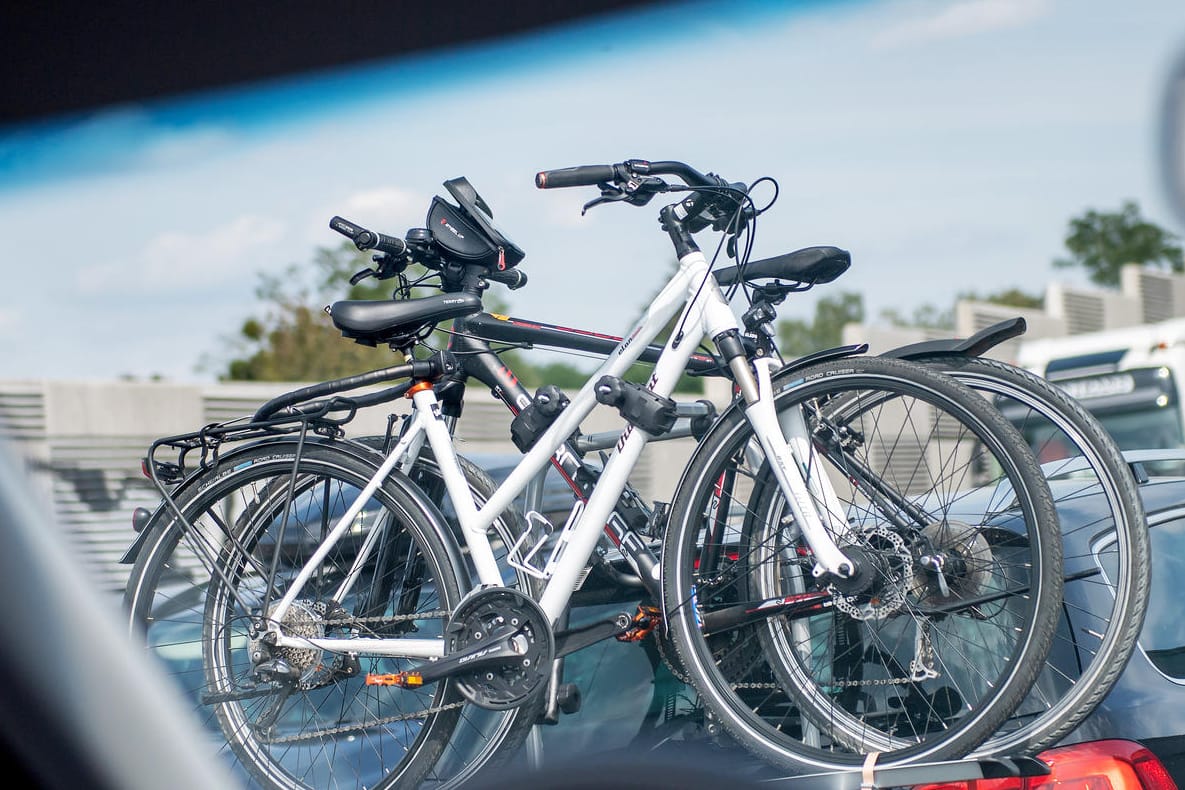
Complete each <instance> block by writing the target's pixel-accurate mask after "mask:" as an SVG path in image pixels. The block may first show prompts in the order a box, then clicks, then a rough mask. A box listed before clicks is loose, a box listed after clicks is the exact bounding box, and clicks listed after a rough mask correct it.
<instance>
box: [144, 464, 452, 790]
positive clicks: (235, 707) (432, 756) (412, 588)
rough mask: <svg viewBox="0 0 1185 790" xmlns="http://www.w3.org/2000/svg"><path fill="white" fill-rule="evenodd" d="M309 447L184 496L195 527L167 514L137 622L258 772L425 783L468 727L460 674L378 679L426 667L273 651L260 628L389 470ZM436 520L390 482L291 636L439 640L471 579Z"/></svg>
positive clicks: (303, 782) (308, 783)
mask: <svg viewBox="0 0 1185 790" xmlns="http://www.w3.org/2000/svg"><path fill="white" fill-rule="evenodd" d="M293 450H294V446H293V444H292V443H290V442H277V443H273V444H269V445H263V446H259V447H256V448H252V449H251V450H247V451H245V452H242V453H237V454H235V455H233V456H231V457H230V459H229V460H227V461H225V462H220V463H218V464H216V465H214V466H213V467H212V468H211V469H210V470H209V471H208V472H207V473H206V474H205V476H204V479H203V482H202V483H201V484H199V485H197V486H193V487H190V488H189V489H187V493H186V494H185V496H184V497H183V499H182V500H181V501H180V502H178V505H179V507H180V509H181V511H182V512H183V513H184V515H185V517H186V520H187V521H188V522H189V523H190V524H192V525H193V529H192V530H183V529H182V528H181V526H180V525H181V522H180V521H179V520H178V519H176V518H173V517H171V516H170V514H168V513H165V514H164V515H163V517H160V518H158V519H157V523H156V524H155V526H153V527H152V529H153V530H154V532H153V534H152V535H151V536H150V538H149V540H148V542H147V544H146V545H145V547H144V549H143V550H142V552H141V554H140V557H139V558H138V560H137V564H136V566H135V568H134V569H133V572H132V576H131V582H130V585H129V592H128V596H127V601H128V604H129V614H130V617H131V621H132V625H133V627H134V629H135V631H136V633H137V634H138V635H139V637H140V638H142V639H144V640H145V643H146V645H147V648H148V650H149V651H150V652H151V653H153V654H154V655H156V656H157V657H159V658H160V659H161V660H162V661H163V662H165V664H166V666H167V667H168V668H169V670H170V672H171V673H172V675H173V677H174V678H175V680H176V681H177V682H178V683H180V684H181V685H182V687H183V689H184V690H185V691H186V692H187V693H188V694H189V696H190V698H191V699H192V700H193V702H194V706H195V709H196V710H197V711H198V712H199V715H200V716H201V717H202V720H203V721H204V722H205V723H206V725H207V727H210V728H211V729H212V730H213V732H217V733H219V734H220V736H221V738H222V739H224V740H225V743H226V744H227V747H228V748H226V749H225V750H224V754H225V755H226V756H227V757H228V758H229V759H230V760H231V762H232V763H234V765H235V766H236V767H238V768H239V769H240V770H241V771H242V773H243V776H244V778H247V779H249V780H250V781H251V782H253V783H257V784H259V785H261V786H264V787H279V788H297V787H326V786H334V787H398V786H408V787H412V786H418V785H419V783H420V781H421V779H422V778H423V777H424V776H425V775H426V774H427V773H428V772H429V771H430V770H431V769H432V768H433V766H434V765H435V764H436V763H437V762H438V760H439V759H440V757H441V754H442V753H443V752H444V751H445V750H446V747H447V746H448V745H449V744H450V743H451V742H453V736H454V735H455V734H456V732H457V729H458V722H459V721H460V719H461V716H462V703H461V699H460V697H459V695H458V694H456V693H455V692H454V690H453V688H452V685H451V684H450V683H448V682H445V683H438V684H434V685H431V686H429V687H425V688H422V689H402V688H396V687H390V686H369V685H367V684H366V676H367V674H368V673H378V674H388V673H393V672H398V671H401V670H406V669H409V668H411V667H412V666H413V665H414V664H415V663H416V662H414V661H412V660H404V659H391V658H381V657H374V656H366V655H361V654H360V655H357V656H354V655H351V654H338V653H332V654H331V653H328V652H326V651H323V650H319V649H317V648H314V647H311V646H310V647H309V648H307V649H305V648H280V649H275V650H272V649H269V648H268V646H267V645H266V644H263V643H261V642H260V641H259V640H257V639H256V637H257V631H256V630H255V629H254V624H255V623H257V622H258V619H259V618H260V617H262V616H266V611H267V610H268V609H270V608H271V607H273V606H274V604H275V602H276V601H278V600H279V597H280V596H282V595H283V594H284V592H285V591H286V590H287V589H288V587H289V586H290V585H291V583H292V581H293V578H294V576H295V574H296V572H297V571H298V570H299V569H300V568H301V566H302V565H303V564H305V562H306V561H307V560H308V559H309V558H310V556H311V555H312V552H313V550H314V549H315V548H316V547H317V546H318V545H319V544H320V543H321V540H322V537H323V536H324V534H325V533H326V532H327V530H328V529H329V528H331V527H332V525H333V524H334V523H336V521H337V520H338V518H339V517H340V516H341V515H342V514H343V513H344V512H345V510H346V508H347V507H348V506H349V505H350V503H351V502H353V500H354V499H355V498H356V497H357V495H358V493H359V492H360V491H361V490H362V489H363V487H364V486H365V485H366V483H367V481H368V480H369V478H370V477H371V475H372V473H373V468H374V467H373V466H372V465H371V464H369V463H367V462H365V461H363V460H360V458H359V457H358V456H357V455H355V454H353V453H350V452H345V451H342V450H339V449H337V448H335V447H330V446H323V445H320V444H317V443H311V442H310V443H308V444H306V446H305V447H304V448H303V453H302V455H301V459H300V463H299V466H298V467H294V460H295V456H294V454H293ZM294 468H295V471H294ZM400 480H402V482H400ZM438 529H440V530H443V529H446V527H445V526H444V524H443V522H442V519H441V517H440V515H439V513H438V512H435V510H434V509H433V508H432V506H431V505H429V504H428V503H427V501H426V500H425V499H424V498H423V497H422V494H419V493H418V492H417V490H416V489H415V487H414V486H411V485H410V484H409V483H408V482H407V481H406V479H404V478H401V477H393V478H391V479H389V480H388V481H386V482H385V483H384V484H382V485H381V486H379V488H378V489H377V490H376V491H375V492H374V494H373V496H371V497H370V498H369V499H368V500H367V501H366V502H365V504H364V505H363V507H362V510H361V511H360V512H359V513H358V514H357V516H356V517H355V519H354V522H353V523H352V525H351V527H350V530H349V532H348V533H347V535H346V536H345V537H344V538H343V539H342V540H341V541H339V543H338V544H337V545H336V546H335V547H334V549H333V550H332V551H331V552H330V553H329V554H327V555H326V556H325V557H324V558H323V560H322V561H321V562H319V563H318V564H317V566H316V569H315V571H314V573H313V575H312V576H311V577H310V578H309V580H308V581H307V582H306V583H305V586H304V589H303V591H302V593H301V595H300V596H299V597H298V599H297V600H296V601H295V602H294V604H293V605H292V607H291V608H290V610H289V612H288V614H287V615H286V616H285V618H284V622H283V626H284V631H285V632H286V633H289V634H294V635H300V634H306V635H308V636H310V637H314V636H329V635H332V636H341V637H350V636H382V637H388V638H391V637H399V636H409V637H415V638H430V637H433V636H440V635H441V632H442V628H443V625H444V623H445V621H446V619H447V617H448V616H449V614H450V612H451V611H452V610H453V608H454V607H455V606H456V605H457V603H458V602H459V600H460V597H461V591H462V589H463V588H464V587H467V583H466V582H463V581H462V578H461V577H460V576H459V575H458V572H459V568H458V567H457V566H456V565H454V564H453V562H450V560H449V559H448V558H449V557H454V556H455V554H454V553H451V552H450V551H449V550H448V549H447V548H446V546H445V542H444V541H445V539H444V538H442V536H441V535H440V534H438V532H437V531H436V530H438ZM362 558H364V561H362ZM351 579H352V582H351Z"/></svg>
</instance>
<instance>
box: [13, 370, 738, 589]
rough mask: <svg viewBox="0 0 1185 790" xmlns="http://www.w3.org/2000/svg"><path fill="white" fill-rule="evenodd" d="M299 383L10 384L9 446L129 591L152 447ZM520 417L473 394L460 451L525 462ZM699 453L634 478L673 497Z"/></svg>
mask: <svg viewBox="0 0 1185 790" xmlns="http://www.w3.org/2000/svg"><path fill="white" fill-rule="evenodd" d="M720 383H722V382H720ZM298 386H301V385H300V384H295V383H275V384H245V383H226V384H206V385H179V384H169V383H159V382H123V381H118V382H117V381H50V380H38V381H0V441H4V442H7V443H8V444H9V445H10V446H11V447H12V448H13V449H14V450H15V451H16V454H17V456H18V457H20V458H22V459H24V461H25V463H26V465H27V468H28V470H29V472H30V474H31V478H32V480H33V486H34V488H35V489H36V490H35V491H34V492H33V493H34V495H37V496H41V497H42V498H44V499H45V500H46V501H47V502H49V503H50V505H51V509H52V512H53V514H54V515H55V516H56V517H57V522H58V523H59V524H60V525H61V526H62V528H63V529H64V530H65V533H66V534H65V535H64V537H65V539H66V541H67V542H68V544H69V545H70V546H71V547H72V548H73V549H74V550H75V552H76V554H77V556H78V557H79V561H80V562H81V563H83V564H84V565H85V567H86V570H87V572H88V573H89V574H90V575H91V576H92V577H93V578H95V580H96V582H97V583H98V585H99V586H101V587H102V588H103V589H107V590H120V589H122V588H123V586H124V583H125V582H126V579H127V573H128V570H129V568H128V567H127V566H124V565H120V564H119V563H118V559H119V557H120V555H121V554H122V553H123V552H124V550H125V549H126V548H127V546H128V544H129V543H130V542H131V540H132V538H133V536H134V533H133V531H132V527H131V518H132V512H133V510H135V508H137V507H146V508H150V509H151V508H155V506H156V505H157V504H158V502H159V501H160V497H159V495H158V494H157V492H156V490H155V488H154V487H153V484H152V482H151V481H150V480H148V479H147V478H146V477H145V476H144V475H143V474H142V473H141V459H142V458H143V457H144V455H145V454H146V452H147V450H148V448H149V446H150V445H151V444H152V442H153V441H154V440H156V439H157V438H160V437H163V436H170V435H178V434H183V433H188V432H191V431H195V430H197V429H198V428H200V427H202V426H203V425H208V424H211V423H216V422H223V421H227V420H231V419H235V418H238V417H242V416H245V415H249V414H251V413H253V412H254V411H255V409H256V408H257V407H258V406H259V405H260V404H262V403H264V402H265V401H267V400H268V399H269V398H272V397H274V396H275V395H278V394H280V393H282V392H286V391H289V390H291V389H295V388H296V387H298ZM727 398H728V390H727V387H724V388H720V387H717V388H716V390H715V396H714V397H713V399H714V400H716V401H717V402H719V403H721V404H723V403H726V402H727ZM392 411H394V412H396V413H407V412H408V411H409V406H408V404H407V402H405V401H401V402H396V403H393V404H387V405H386V406H379V407H374V408H371V409H367V410H363V411H361V412H360V413H359V414H358V416H357V417H356V418H355V419H354V420H353V421H352V422H351V423H349V425H348V426H347V435H349V436H366V435H373V434H382V433H384V432H385V430H386V427H387V416H388V414H389V413H391V412H392ZM510 420H511V415H510V413H509V412H508V411H507V410H506V407H505V406H504V405H502V403H501V402H500V401H496V400H495V399H494V398H493V397H492V396H491V395H489V394H488V393H487V392H486V391H484V389H482V388H481V387H480V386H475V387H472V388H471V389H470V390H469V392H468V393H467V403H466V406H465V410H464V413H463V415H462V417H461V420H460V422H459V424H458V427H457V433H456V440H457V447H458V451H459V452H460V453H461V454H463V455H474V456H476V455H487V454H504V455H507V456H510V455H514V456H517V455H518V450H517V449H516V448H515V447H514V445H513V443H511V441H510ZM619 427H620V419H619V418H618V417H617V414H616V412H615V411H612V410H610V409H608V408H607V407H603V406H602V407H598V408H597V409H596V410H595V411H594V412H593V414H592V415H591V416H590V418H589V419H588V420H587V421H586V423H585V425H584V426H583V428H584V430H585V432H587V433H593V432H598V431H606V430H611V429H615V428H619ZM693 446H694V445H693V443H692V441H691V440H689V439H679V440H673V441H668V442H657V443H654V444H652V446H651V447H650V448H648V449H647V451H646V452H645V454H644V456H643V459H642V462H641V463H640V464H639V466H638V468H637V469H636V470H635V473H634V475H633V478H632V482H633V483H634V485H635V486H636V487H637V488H638V490H639V491H640V492H641V494H642V496H643V497H644V498H646V499H647V500H654V499H658V500H662V501H669V499H670V496H671V493H672V492H673V491H674V488H675V484H676V483H677V482H678V476H679V474H680V473H681V472H682V470H683V467H684V465H685V463H686V459H687V457H688V455H689V454H690V452H691V449H692V448H693ZM161 460H169V459H168V458H166V457H163V456H162V458H161ZM173 460H175V459H173Z"/></svg>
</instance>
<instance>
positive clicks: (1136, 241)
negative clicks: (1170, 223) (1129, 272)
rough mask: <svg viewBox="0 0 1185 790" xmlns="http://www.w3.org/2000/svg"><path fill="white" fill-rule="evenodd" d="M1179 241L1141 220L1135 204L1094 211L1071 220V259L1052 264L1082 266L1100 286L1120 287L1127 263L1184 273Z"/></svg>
mask: <svg viewBox="0 0 1185 790" xmlns="http://www.w3.org/2000/svg"><path fill="white" fill-rule="evenodd" d="M1177 241H1178V237H1177V236H1174V235H1173V234H1171V233H1169V232H1168V231H1166V230H1165V229H1164V228H1161V227H1159V226H1157V225H1154V224H1152V223H1151V222H1148V221H1146V220H1145V219H1143V217H1141V216H1140V209H1139V206H1138V205H1137V204H1136V202H1135V201H1134V200H1128V201H1124V203H1123V207H1122V208H1121V209H1120V210H1119V211H1115V212H1105V211H1104V212H1100V211H1095V210H1093V209H1091V210H1089V211H1087V212H1086V213H1085V214H1083V215H1082V216H1080V217H1075V218H1073V219H1071V220H1070V225H1069V228H1068V229H1067V232H1066V249H1067V250H1069V252H1070V257H1069V258H1059V259H1057V260H1055V261H1054V262H1053V265H1054V266H1056V267H1058V268H1066V267H1072V266H1079V267H1081V268H1082V269H1084V270H1085V271H1086V272H1087V274H1088V275H1089V277H1090V280H1091V282H1093V283H1095V284H1097V285H1104V286H1110V287H1113V288H1114V287H1118V285H1119V269H1120V267H1121V266H1123V265H1124V264H1127V263H1138V264H1143V265H1145V266H1159V267H1162V268H1168V269H1169V270H1171V271H1174V272H1180V271H1182V270H1183V269H1185V260H1183V259H1182V250H1181V246H1180V245H1179V244H1177V243H1176V242H1177Z"/></svg>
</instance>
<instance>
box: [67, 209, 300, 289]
mask: <svg viewBox="0 0 1185 790" xmlns="http://www.w3.org/2000/svg"><path fill="white" fill-rule="evenodd" d="M284 232H285V225H284V223H283V222H280V221H279V220H275V219H270V218H267V217H257V216H241V217H238V218H236V219H234V220H232V221H231V222H228V223H226V224H224V225H221V226H219V227H216V228H214V229H212V230H210V231H208V232H206V233H182V232H178V231H169V232H166V233H161V234H159V235H157V236H156V237H154V238H153V239H151V240H150V241H149V242H148V244H147V245H145V247H144V248H143V249H141V250H140V252H139V253H136V254H133V255H130V256H129V257H127V258H125V259H123V260H119V261H114V262H110V263H106V264H101V265H97V266H92V267H89V268H86V269H83V270H81V271H80V272H79V273H78V286H79V288H80V290H82V291H84V292H89V293H106V292H114V291H118V292H127V291H134V292H172V291H180V290H184V289H187V288H200V287H209V286H214V285H219V284H222V283H227V284H232V283H240V282H242V280H243V278H244V276H246V275H247V274H249V273H250V272H253V271H254V270H256V269H257V268H258V261H259V259H260V257H261V256H263V255H265V254H267V252H268V250H269V248H270V247H271V246H272V245H274V244H275V243H276V242H277V241H279V240H281V239H283V237H284Z"/></svg>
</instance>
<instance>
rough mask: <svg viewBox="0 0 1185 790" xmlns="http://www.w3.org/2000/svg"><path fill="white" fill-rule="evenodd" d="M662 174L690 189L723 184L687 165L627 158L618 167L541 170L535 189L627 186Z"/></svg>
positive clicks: (536, 175) (536, 177) (537, 175)
mask: <svg viewBox="0 0 1185 790" xmlns="http://www.w3.org/2000/svg"><path fill="white" fill-rule="evenodd" d="M661 175H669V176H678V177H679V178H680V179H681V180H682V181H683V182H684V183H685V184H687V185H688V186H690V187H706V186H719V185H720V184H722V183H723V181H722V180H721V179H718V178H715V177H713V176H706V175H704V174H703V173H701V172H699V171H698V170H696V169H695V168H694V167H692V166H691V165H688V164H685V163H684V162H675V161H661V162H650V161H647V160H645V159H627V160H625V161H624V162H619V163H617V164H615V165H578V166H576V167H562V168H559V169H558V170H542V171H540V172H538V173H536V174H535V186H537V187H539V189H558V188H560V187H582V186H596V185H597V184H600V183H604V182H617V183H625V182H627V181H629V180H630V179H634V178H638V177H640V176H661Z"/></svg>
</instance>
